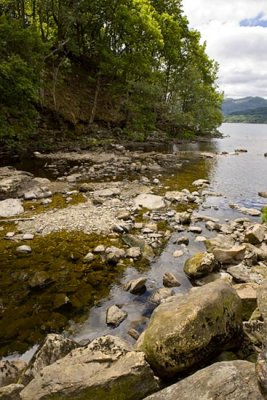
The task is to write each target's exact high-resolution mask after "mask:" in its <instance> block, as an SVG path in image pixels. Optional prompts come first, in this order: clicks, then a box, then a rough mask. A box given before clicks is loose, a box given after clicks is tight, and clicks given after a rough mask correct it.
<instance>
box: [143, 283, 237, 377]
mask: <svg viewBox="0 0 267 400" xmlns="http://www.w3.org/2000/svg"><path fill="white" fill-rule="evenodd" d="M241 331H242V305H241V300H240V298H239V297H238V296H237V294H236V292H235V290H234V289H232V287H231V286H230V285H228V284H226V283H225V282H222V281H215V282H213V283H210V284H208V285H205V286H203V287H200V288H194V289H193V290H190V292H189V293H187V294H185V295H183V296H177V297H176V296H173V297H171V298H170V301H168V302H167V303H164V304H161V305H159V306H158V307H157V308H156V309H155V310H154V312H153V314H152V317H151V319H150V322H149V325H148V328H147V329H146V331H145V332H144V335H143V339H142V341H140V345H139V348H140V349H141V350H142V351H144V352H145V354H146V359H147V360H148V362H149V364H150V365H151V367H152V368H153V370H154V371H155V372H156V373H157V374H158V375H159V376H160V377H165V378H172V377H174V376H176V375H177V374H178V373H180V372H182V371H186V370H187V369H189V368H191V367H192V366H196V365H197V364H199V363H201V362H202V361H204V360H205V362H206V361H207V359H208V358H209V357H211V356H214V355H216V354H219V353H220V352H221V351H222V349H223V347H224V346H225V345H229V343H230V342H232V341H233V339H236V338H238V337H239V335H240V333H241ZM174 354H175V356H174Z"/></svg>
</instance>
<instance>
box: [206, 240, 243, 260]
mask: <svg viewBox="0 0 267 400" xmlns="http://www.w3.org/2000/svg"><path fill="white" fill-rule="evenodd" d="M245 252H246V246H245V245H240V246H233V247H231V248H230V249H224V248H221V247H215V248H214V249H213V250H212V253H213V254H214V256H215V258H216V260H217V261H218V262H219V263H221V264H238V263H239V262H240V261H242V260H243V259H244V257H245Z"/></svg>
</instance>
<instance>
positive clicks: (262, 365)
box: [256, 348, 267, 398]
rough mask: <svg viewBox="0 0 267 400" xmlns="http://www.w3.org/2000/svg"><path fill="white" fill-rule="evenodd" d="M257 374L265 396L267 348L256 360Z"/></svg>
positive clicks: (266, 395) (266, 385) (266, 390)
mask: <svg viewBox="0 0 267 400" xmlns="http://www.w3.org/2000/svg"><path fill="white" fill-rule="evenodd" d="M256 374H257V378H258V382H259V384H260V387H261V390H262V392H263V393H264V398H266V397H267V350H266V348H265V349H264V350H263V351H262V352H261V353H260V354H259V356H258V359H257V362H256Z"/></svg>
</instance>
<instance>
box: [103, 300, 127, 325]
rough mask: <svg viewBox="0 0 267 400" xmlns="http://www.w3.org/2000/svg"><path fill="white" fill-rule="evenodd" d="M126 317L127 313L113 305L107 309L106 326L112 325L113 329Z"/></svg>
mask: <svg viewBox="0 0 267 400" xmlns="http://www.w3.org/2000/svg"><path fill="white" fill-rule="evenodd" d="M126 317H127V313H126V312H125V311H123V310H121V309H120V308H119V307H118V306H116V305H113V306H111V307H109V308H108V310H107V315H106V322H107V325H112V326H114V327H117V326H119V325H120V324H121V323H122V321H124V320H125V318H126Z"/></svg>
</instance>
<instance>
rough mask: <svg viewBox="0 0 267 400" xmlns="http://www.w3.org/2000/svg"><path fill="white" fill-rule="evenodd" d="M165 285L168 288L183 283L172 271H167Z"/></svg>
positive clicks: (164, 276) (164, 278) (164, 279)
mask: <svg viewBox="0 0 267 400" xmlns="http://www.w3.org/2000/svg"><path fill="white" fill-rule="evenodd" d="M163 285H164V286H165V287H167V288H172V287H178V286H181V283H180V282H179V281H178V279H177V278H176V277H175V276H174V275H173V274H172V273H171V272H165V274H164V275H163Z"/></svg>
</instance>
